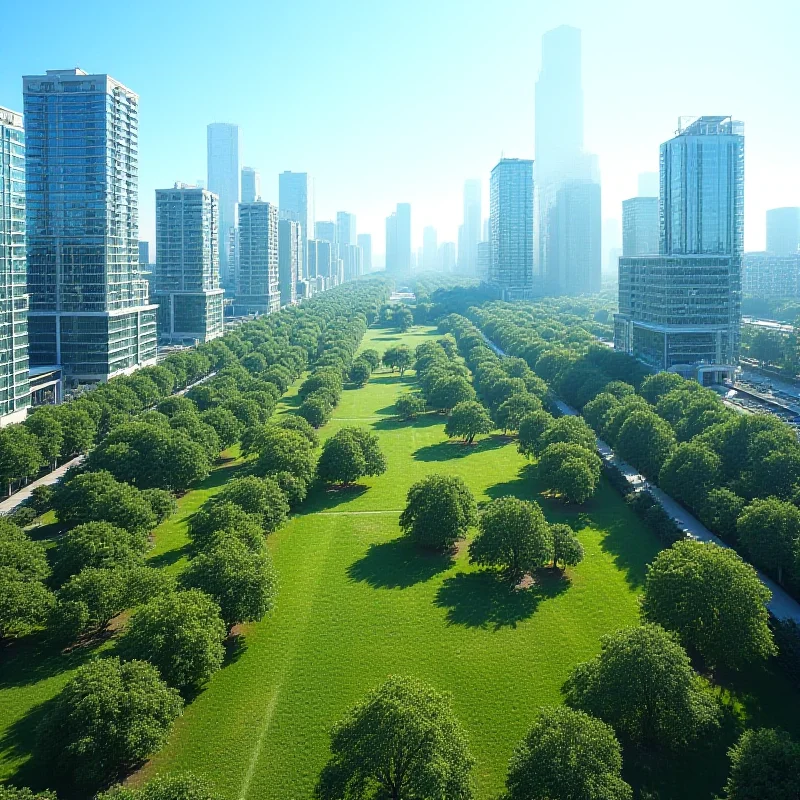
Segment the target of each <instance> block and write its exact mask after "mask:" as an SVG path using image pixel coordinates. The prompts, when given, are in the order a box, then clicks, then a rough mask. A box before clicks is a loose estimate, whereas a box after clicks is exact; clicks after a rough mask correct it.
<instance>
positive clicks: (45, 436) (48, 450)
mask: <svg viewBox="0 0 800 800" xmlns="http://www.w3.org/2000/svg"><path fill="white" fill-rule="evenodd" d="M56 408H57V407H56V406H40V407H39V408H37V409H36V410H35V411H34V412H33V413H32V414H31V415H30V416H29V417H28V418H27V419H26V420H25V423H24V425H25V427H26V428H27V429H28V430H29V431H30V432H31V433H32V434H33V435H34V436H35V437H36V440H37V441H38V443H39V449H40V450H41V453H42V457H43V458H44V459H45V460H46V461H48V462H49V463H50V464H51V466H53V467H55V465H56V462H57V460H58V457H59V455H61V448H62V447H63V445H64V427H63V424H62V422H61V418H60V414H59V413H58V411H57V410H56Z"/></svg>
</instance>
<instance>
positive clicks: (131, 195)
mask: <svg viewBox="0 0 800 800" xmlns="http://www.w3.org/2000/svg"><path fill="white" fill-rule="evenodd" d="M23 95H24V99H25V129H26V140H27V174H26V195H27V213H26V221H27V237H28V238H27V241H28V246H27V255H28V293H29V296H30V312H29V315H28V325H29V336H30V349H29V352H30V362H31V365H33V366H50V365H54V364H60V365H61V366H62V369H63V373H64V376H65V378H66V379H67V380H69V381H71V382H73V383H74V382H78V381H89V382H93V381H104V380H107V379H108V378H110V377H112V376H114V375H118V374H120V373H122V372H128V371H131V370H133V369H135V368H136V367H140V366H144V365H147V364H155V362H156V308H155V306H153V305H150V304H149V302H148V298H147V283H146V281H145V280H143V278H142V276H141V273H140V270H139V248H138V245H139V218H138V201H139V192H138V172H139V166H138V127H139V123H138V115H139V98H138V96H137V95H136V94H135V93H134V92H132V91H131V90H130V89H128V88H127V87H125V86H123V85H122V84H121V83H119V82H118V81H116V80H114V79H113V78H111V77H110V76H109V75H87V74H86V73H85V72H83V70H80V69H68V70H48V71H47V74H45V75H29V76H26V77H24V78H23Z"/></svg>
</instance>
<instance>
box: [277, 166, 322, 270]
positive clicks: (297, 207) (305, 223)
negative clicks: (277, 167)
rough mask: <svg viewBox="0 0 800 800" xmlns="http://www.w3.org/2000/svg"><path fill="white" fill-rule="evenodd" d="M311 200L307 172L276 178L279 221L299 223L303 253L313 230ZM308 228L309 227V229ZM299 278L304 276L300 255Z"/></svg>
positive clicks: (303, 263)
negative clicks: (289, 220) (285, 220)
mask: <svg viewBox="0 0 800 800" xmlns="http://www.w3.org/2000/svg"><path fill="white" fill-rule="evenodd" d="M312 200H313V198H312V196H311V182H310V181H309V178H308V173H307V172H291V171H290V170H287V171H285V172H281V174H280V175H279V176H278V208H280V215H281V219H291V220H294V221H295V222H299V223H300V228H301V230H300V236H301V238H302V240H303V251H304V252H305V244H306V240H307V239H308V237H309V235H311V231H313V230H314V215H313V213H311V209H312V208H313V202H312ZM309 226H310V227H309ZM297 268H298V271H299V274H300V276H301V277H302V276H303V275H305V262H304V261H303V256H302V255H301V257H300V260H299V262H298V266H297Z"/></svg>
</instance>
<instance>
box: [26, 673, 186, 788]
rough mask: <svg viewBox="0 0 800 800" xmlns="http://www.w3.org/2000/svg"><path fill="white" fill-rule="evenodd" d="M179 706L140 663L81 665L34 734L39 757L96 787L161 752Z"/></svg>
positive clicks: (172, 691)
mask: <svg viewBox="0 0 800 800" xmlns="http://www.w3.org/2000/svg"><path fill="white" fill-rule="evenodd" d="M182 710H183V702H182V701H181V697H180V695H179V694H178V692H177V691H175V689H171V688H169V687H168V686H167V685H166V683H164V682H163V681H162V680H161V677H160V676H159V674H158V670H157V669H156V668H155V667H154V666H152V665H151V664H148V663H146V662H144V661H128V662H126V663H122V662H120V660H119V659H118V658H98V659H95V660H94V661H90V662H89V663H88V664H84V665H83V666H82V667H79V668H78V670H77V671H76V672H75V674H74V675H73V677H72V678H71V679H70V680H69V681H68V682H67V683H66V685H65V686H64V688H63V689H62V690H61V692H60V693H59V694H58V695H57V696H56V697H55V699H54V700H53V702H52V705H51V706H50V708H49V710H48V712H47V713H46V715H45V716H44V718H43V720H42V722H41V724H40V725H39V728H38V730H37V753H38V755H39V757H40V758H41V759H42V760H43V761H44V762H45V763H47V764H49V765H51V766H52V767H54V768H55V770H56V771H57V772H58V773H59V774H60V775H63V776H65V777H67V778H68V779H70V780H72V781H74V782H76V783H80V784H82V785H84V786H92V787H96V786H98V785H101V784H103V783H105V782H106V781H108V780H111V779H114V778H116V777H118V776H119V775H121V774H122V773H124V772H125V771H126V770H127V769H129V768H130V767H132V766H134V765H135V764H138V763H140V762H141V761H144V760H145V759H146V758H148V757H149V756H150V755H152V754H153V753H154V752H156V750H158V749H159V748H161V747H162V746H163V745H164V743H165V742H166V740H167V736H168V734H169V732H170V729H171V728H172V725H173V723H174V722H175V720H176V719H177V718H178V717H179V716H180V714H181V713H182Z"/></svg>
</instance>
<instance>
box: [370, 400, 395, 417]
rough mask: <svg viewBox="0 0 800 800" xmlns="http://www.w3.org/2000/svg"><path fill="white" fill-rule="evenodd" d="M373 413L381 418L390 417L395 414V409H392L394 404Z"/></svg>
mask: <svg viewBox="0 0 800 800" xmlns="http://www.w3.org/2000/svg"><path fill="white" fill-rule="evenodd" d="M375 413H376V414H379V415H380V416H383V417H392V416H394V415H395V414H396V413H397V409H396V408H395V407H394V403H391V404H390V405H388V406H384V407H383V408H378V409H376V410H375Z"/></svg>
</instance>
